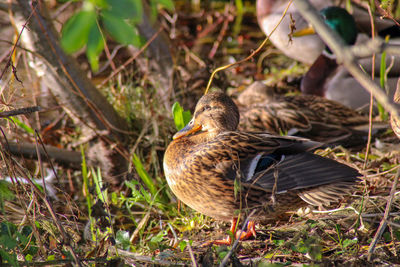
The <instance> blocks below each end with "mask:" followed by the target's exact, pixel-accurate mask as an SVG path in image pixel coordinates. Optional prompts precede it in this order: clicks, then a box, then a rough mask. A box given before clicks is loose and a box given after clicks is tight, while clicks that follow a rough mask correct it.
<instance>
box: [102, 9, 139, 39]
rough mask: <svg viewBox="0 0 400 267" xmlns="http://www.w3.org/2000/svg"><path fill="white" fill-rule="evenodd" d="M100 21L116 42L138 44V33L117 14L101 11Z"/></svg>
mask: <svg viewBox="0 0 400 267" xmlns="http://www.w3.org/2000/svg"><path fill="white" fill-rule="evenodd" d="M101 17H102V21H103V23H104V27H105V28H106V30H107V32H108V33H109V34H110V35H111V36H112V38H114V39H115V40H116V41H117V42H119V43H121V44H124V45H129V44H131V45H133V46H140V45H141V41H140V37H139V35H138V34H137V33H136V31H135V30H134V28H133V27H132V26H131V25H129V24H128V23H126V22H125V21H124V20H123V19H122V18H120V17H119V16H116V15H114V14H113V13H111V12H109V11H103V12H102V13H101Z"/></svg>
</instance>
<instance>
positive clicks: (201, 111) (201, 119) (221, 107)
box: [173, 92, 239, 139]
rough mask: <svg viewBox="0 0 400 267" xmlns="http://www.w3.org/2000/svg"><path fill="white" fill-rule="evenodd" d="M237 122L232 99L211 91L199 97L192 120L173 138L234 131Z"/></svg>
mask: <svg viewBox="0 0 400 267" xmlns="http://www.w3.org/2000/svg"><path fill="white" fill-rule="evenodd" d="M238 124H239V110H238V108H237V106H236V105H235V103H234V102H233V101H232V99H231V98H230V97H229V96H227V95H226V94H225V93H223V92H212V93H208V94H206V95H204V96H202V97H201V98H200V100H199V102H198V103H197V105H196V108H195V111H194V114H193V118H192V120H191V121H190V122H189V123H188V124H187V125H186V126H185V127H184V128H183V129H182V130H180V131H179V132H177V133H176V134H175V135H174V137H173V138H174V139H179V138H182V137H184V136H188V135H191V134H195V133H206V134H207V136H209V137H211V136H214V135H217V134H218V133H220V132H223V131H234V130H236V128H237V126H238Z"/></svg>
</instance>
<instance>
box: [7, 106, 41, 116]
mask: <svg viewBox="0 0 400 267" xmlns="http://www.w3.org/2000/svg"><path fill="white" fill-rule="evenodd" d="M39 110H40V107H39V106H34V107H27V108H18V109H14V110H10V111H3V112H0V118H6V117H10V116H16V115H23V114H28V113H33V112H37V111H39Z"/></svg>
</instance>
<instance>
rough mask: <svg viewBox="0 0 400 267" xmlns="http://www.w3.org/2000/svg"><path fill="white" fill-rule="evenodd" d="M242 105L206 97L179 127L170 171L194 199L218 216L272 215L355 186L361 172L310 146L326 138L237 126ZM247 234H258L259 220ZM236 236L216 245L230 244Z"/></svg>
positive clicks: (170, 178)
mask: <svg viewBox="0 0 400 267" xmlns="http://www.w3.org/2000/svg"><path fill="white" fill-rule="evenodd" d="M238 123H239V111H238V108H237V106H236V105H235V103H234V102H233V101H232V100H231V98H230V97H228V96H227V95H226V94H224V93H222V92H213V93H208V94H206V95H204V96H203V97H202V98H201V99H200V100H199V102H198V103H197V105H196V109H195V112H194V116H193V119H192V120H191V121H190V122H189V123H188V125H187V126H185V127H184V128H183V129H182V130H181V131H179V132H178V133H176V134H175V135H174V137H173V141H172V142H171V143H170V144H169V146H168V148H167V150H166V152H165V155H164V172H165V177H166V179H167V182H168V184H169V186H170V188H171V190H172V191H173V192H174V194H175V195H176V196H177V197H178V198H179V199H180V200H181V201H182V202H184V203H185V204H186V205H188V206H189V207H191V208H193V209H195V210H196V211H198V212H200V213H203V214H205V215H207V216H210V217H213V218H215V219H218V220H224V221H229V220H232V222H233V224H232V226H233V227H232V230H234V228H235V227H234V225H235V224H236V220H237V217H238V215H239V214H241V215H242V218H243V216H244V217H246V214H249V213H250V212H252V213H253V215H252V217H251V220H256V221H261V222H263V221H269V220H274V219H276V218H279V217H280V216H281V215H283V214H284V213H286V212H288V211H292V210H296V209H297V208H299V207H301V206H304V205H306V204H307V203H308V204H312V205H318V206H319V205H329V204H330V203H331V202H336V201H338V200H339V199H341V198H342V197H343V196H344V195H345V194H348V193H349V192H351V190H352V188H353V185H354V184H355V183H356V182H357V180H358V178H357V176H359V175H360V174H359V173H358V171H357V170H355V169H353V168H351V167H349V166H347V165H344V164H342V163H339V162H336V161H334V160H331V159H328V158H324V157H321V156H318V155H315V154H313V153H312V152H310V151H311V150H312V149H314V148H316V147H317V146H319V143H316V142H313V141H310V140H308V139H303V138H296V137H282V136H274V135H271V134H267V133H249V132H241V131H238V130H237V126H238ZM248 227H249V228H248V230H250V231H249V232H248V233H246V234H245V235H242V236H240V238H246V237H248V236H249V235H251V233H254V224H253V223H252V224H249V225H248ZM230 242H231V240H230V239H229V238H228V239H227V240H223V241H217V242H215V243H217V244H218V243H230Z"/></svg>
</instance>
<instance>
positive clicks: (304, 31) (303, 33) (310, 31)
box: [293, 26, 315, 37]
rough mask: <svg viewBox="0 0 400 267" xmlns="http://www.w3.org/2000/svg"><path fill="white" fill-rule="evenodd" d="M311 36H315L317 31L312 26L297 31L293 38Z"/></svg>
mask: <svg viewBox="0 0 400 267" xmlns="http://www.w3.org/2000/svg"><path fill="white" fill-rule="evenodd" d="M311 34H315V30H314V28H313V27H311V26H310V27H307V28H304V29H301V30H298V31H295V32H294V33H293V37H302V36H306V35H311Z"/></svg>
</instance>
